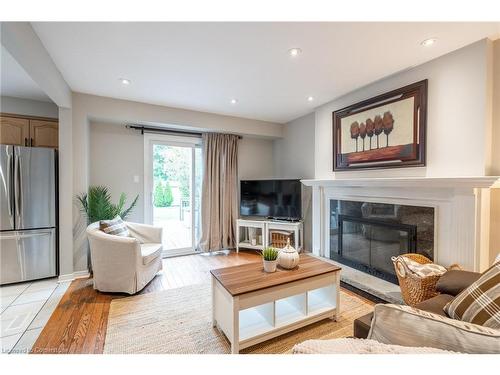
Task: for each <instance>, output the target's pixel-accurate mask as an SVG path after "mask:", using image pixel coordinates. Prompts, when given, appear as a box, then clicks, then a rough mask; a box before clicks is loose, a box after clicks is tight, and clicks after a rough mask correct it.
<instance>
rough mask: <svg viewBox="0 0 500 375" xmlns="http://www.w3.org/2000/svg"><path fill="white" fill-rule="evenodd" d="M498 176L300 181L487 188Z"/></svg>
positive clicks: (334, 184)
mask: <svg viewBox="0 0 500 375" xmlns="http://www.w3.org/2000/svg"><path fill="white" fill-rule="evenodd" d="M499 178H500V177H499V176H486V177H415V178H413V177H410V178H406V177H401V178H355V179H343V178H339V179H324V180H323V179H317V180H315V179H311V180H302V183H303V184H304V185H306V186H322V187H357V186H361V187H362V186H369V187H426V188H489V187H491V186H492V185H494V184H495V182H496V181H497V180H498V179H499Z"/></svg>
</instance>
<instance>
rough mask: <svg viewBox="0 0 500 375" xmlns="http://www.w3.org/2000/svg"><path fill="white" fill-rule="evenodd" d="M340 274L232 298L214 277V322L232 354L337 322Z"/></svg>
mask: <svg viewBox="0 0 500 375" xmlns="http://www.w3.org/2000/svg"><path fill="white" fill-rule="evenodd" d="M339 306H340V272H330V273H327V274H323V275H319V276H314V277H310V278H307V279H303V280H298V281H294V282H290V283H286V284H281V285H277V286H274V287H269V288H265V289H262V290H257V291H253V292H249V293H245V294H240V295H237V296H232V295H231V294H230V293H229V292H228V291H227V290H226V289H225V288H224V287H223V286H222V285H221V284H220V283H219V282H218V281H217V279H216V278H215V277H214V276H212V322H213V326H214V327H217V328H218V329H219V330H221V331H222V332H223V333H224V335H225V336H226V337H227V338H228V340H229V342H230V343H231V353H239V351H240V350H241V349H244V348H247V347H249V346H252V345H255V344H258V343H260V342H263V341H266V340H269V339H271V338H273V337H276V336H279V335H282V334H284V333H287V332H290V331H293V330H295V329H298V328H301V327H304V326H306V325H308V324H311V323H314V322H317V321H319V320H322V319H325V318H331V319H335V320H336V319H337V316H338V312H339Z"/></svg>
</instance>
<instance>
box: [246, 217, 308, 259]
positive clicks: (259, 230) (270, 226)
mask: <svg viewBox="0 0 500 375" xmlns="http://www.w3.org/2000/svg"><path fill="white" fill-rule="evenodd" d="M273 231H277V232H289V233H290V234H293V238H294V241H293V242H292V244H291V245H292V246H293V247H295V248H296V249H297V251H300V250H302V248H303V246H304V239H303V237H304V229H303V225H302V221H300V220H298V221H284V220H276V219H272V220H269V219H266V220H262V219H238V220H236V252H239V250H240V247H241V248H245V249H253V250H263V249H264V248H266V247H268V246H271V233H272V232H273ZM295 242H298V243H295Z"/></svg>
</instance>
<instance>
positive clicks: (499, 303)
mask: <svg viewBox="0 0 500 375" xmlns="http://www.w3.org/2000/svg"><path fill="white" fill-rule="evenodd" d="M444 312H445V313H446V314H447V315H448V316H449V317H450V318H453V319H459V320H462V321H465V322H469V323H474V324H479V325H481V326H485V327H490V328H496V329H500V262H499V263H495V264H494V265H493V266H491V267H490V268H488V269H487V270H486V271H484V272H483V273H482V275H481V277H480V278H479V279H478V280H477V281H476V282H474V283H473V284H472V285H470V286H469V287H468V288H467V289H465V290H464V291H462V292H461V293H460V294H459V295H457V296H456V297H455V298H454V299H453V300H452V301H450V302H448V303H447V304H446V306H445V307H444Z"/></svg>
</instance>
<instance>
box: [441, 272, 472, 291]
mask: <svg viewBox="0 0 500 375" xmlns="http://www.w3.org/2000/svg"><path fill="white" fill-rule="evenodd" d="M480 277H481V274H480V273H479V272H470V271H462V270H450V271H448V272H446V273H445V274H444V275H443V276H441V277H440V278H439V280H438V282H437V284H436V290H437V291H438V292H439V293H444V294H449V295H452V296H456V295H457V294H459V293H460V292H461V291H462V290H464V289H466V288H467V287H469V286H470V285H471V284H472V283H474V282H476V281H477V279H479V278H480Z"/></svg>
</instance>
